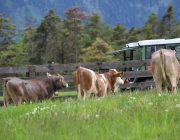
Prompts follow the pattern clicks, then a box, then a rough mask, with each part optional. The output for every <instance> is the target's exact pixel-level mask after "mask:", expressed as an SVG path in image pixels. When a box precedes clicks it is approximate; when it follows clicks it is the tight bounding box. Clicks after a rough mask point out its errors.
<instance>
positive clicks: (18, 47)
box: [0, 40, 28, 66]
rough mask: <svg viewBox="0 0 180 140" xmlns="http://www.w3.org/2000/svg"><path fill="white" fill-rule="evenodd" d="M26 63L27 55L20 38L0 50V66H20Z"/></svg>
mask: <svg viewBox="0 0 180 140" xmlns="http://www.w3.org/2000/svg"><path fill="white" fill-rule="evenodd" d="M27 64H28V55H27V53H26V52H25V48H24V46H23V43H22V40H20V41H19V42H17V43H15V44H14V45H10V46H7V47H6V50H3V51H1V52H0V65H1V66H20V65H21V66H22V65H27Z"/></svg>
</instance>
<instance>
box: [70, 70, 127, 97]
mask: <svg viewBox="0 0 180 140" xmlns="http://www.w3.org/2000/svg"><path fill="white" fill-rule="evenodd" d="M123 74H124V72H117V71H116V70H115V69H111V70H109V72H106V73H104V74H95V72H94V71H92V70H90V69H86V68H83V67H79V68H78V69H77V70H76V71H75V73H74V75H73V79H74V85H75V88H76V91H77V97H78V99H80V98H82V97H83V99H84V100H85V99H88V98H89V97H90V96H91V94H94V95H96V96H105V95H107V94H108V93H110V92H115V91H116V90H117V89H118V87H119V84H124V82H123V80H122V79H121V76H122V75H123Z"/></svg>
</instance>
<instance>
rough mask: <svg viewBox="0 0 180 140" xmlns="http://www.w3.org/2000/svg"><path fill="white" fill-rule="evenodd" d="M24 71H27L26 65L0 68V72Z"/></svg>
mask: <svg viewBox="0 0 180 140" xmlns="http://www.w3.org/2000/svg"><path fill="white" fill-rule="evenodd" d="M26 72H28V66H21V67H1V68H0V73H26Z"/></svg>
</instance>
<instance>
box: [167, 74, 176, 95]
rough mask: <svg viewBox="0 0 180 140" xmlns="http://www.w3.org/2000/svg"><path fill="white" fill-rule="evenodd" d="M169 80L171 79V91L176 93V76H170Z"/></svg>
mask: <svg viewBox="0 0 180 140" xmlns="http://www.w3.org/2000/svg"><path fill="white" fill-rule="evenodd" d="M169 79H170V81H171V86H172V92H173V93H176V88H177V82H176V78H175V77H174V76H170V78H169Z"/></svg>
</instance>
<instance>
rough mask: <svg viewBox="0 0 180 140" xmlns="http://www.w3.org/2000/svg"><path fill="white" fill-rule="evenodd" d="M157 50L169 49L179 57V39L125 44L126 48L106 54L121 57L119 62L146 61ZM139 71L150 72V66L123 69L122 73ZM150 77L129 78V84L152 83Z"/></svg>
mask: <svg viewBox="0 0 180 140" xmlns="http://www.w3.org/2000/svg"><path fill="white" fill-rule="evenodd" d="M159 49H170V50H174V51H176V55H177V57H180V38H175V39H154V40H141V41H138V42H132V43H128V44H126V46H125V47H124V48H123V49H121V50H117V51H114V52H109V53H108V54H111V55H112V54H113V55H114V56H116V57H121V60H122V59H123V60H124V61H127V60H146V59H151V54H152V53H153V52H155V51H157V50H159ZM137 70H138V71H139V70H151V68H150V66H146V67H145V66H143V67H138V68H135V67H130V68H126V69H124V71H137ZM152 80H153V78H152V77H136V78H131V79H130V82H131V83H138V82H145V81H152Z"/></svg>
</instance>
